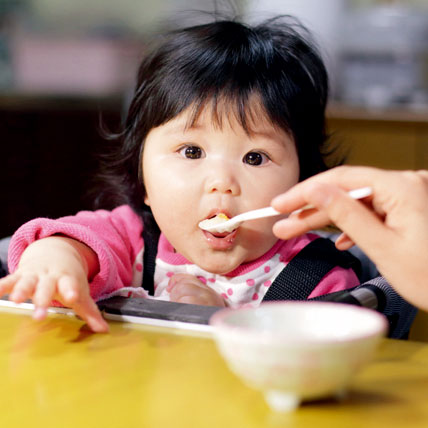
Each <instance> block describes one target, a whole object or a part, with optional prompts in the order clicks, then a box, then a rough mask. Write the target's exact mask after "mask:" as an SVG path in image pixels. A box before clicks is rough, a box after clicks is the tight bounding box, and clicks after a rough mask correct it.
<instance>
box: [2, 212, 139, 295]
mask: <svg viewBox="0 0 428 428" xmlns="http://www.w3.org/2000/svg"><path fill="white" fill-rule="evenodd" d="M142 230H143V223H142V220H141V219H140V217H139V216H138V215H137V214H136V213H135V212H134V211H133V210H132V209H131V208H130V207H129V206H127V205H123V206H120V207H118V208H116V209H114V210H113V211H105V210H98V211H82V212H79V213H78V214H77V215H75V216H69V217H62V218H59V219H58V220H51V219H47V218H37V219H34V220H31V221H30V222H28V223H26V224H24V225H23V226H21V227H20V228H19V229H18V230H17V231H16V232H15V234H14V235H13V237H12V240H11V242H10V246H9V261H8V262H9V271H10V272H13V271H15V269H16V267H17V265H18V262H19V259H20V257H21V254H22V252H23V251H24V250H25V248H27V246H28V245H30V244H31V243H32V242H34V241H36V240H37V239H41V238H45V237H48V236H52V235H55V234H62V235H65V236H68V237H70V238H74V239H76V240H78V241H81V242H83V243H84V244H86V245H87V246H88V247H90V248H91V249H92V250H93V251H94V252H95V253H96V254H97V256H98V261H99V265H100V271H99V273H98V274H97V275H96V276H95V277H94V279H93V280H92V282H91V284H90V287H91V296H92V297H93V298H94V299H95V300H98V299H99V298H100V297H102V296H104V295H107V294H110V293H112V292H114V291H115V290H118V289H120V288H122V287H125V286H129V285H130V284H131V281H132V276H133V264H134V262H135V258H136V256H137V254H138V253H139V252H141V250H142V248H143V245H144V244H143V239H142Z"/></svg>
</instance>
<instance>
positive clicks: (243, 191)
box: [0, 18, 359, 331]
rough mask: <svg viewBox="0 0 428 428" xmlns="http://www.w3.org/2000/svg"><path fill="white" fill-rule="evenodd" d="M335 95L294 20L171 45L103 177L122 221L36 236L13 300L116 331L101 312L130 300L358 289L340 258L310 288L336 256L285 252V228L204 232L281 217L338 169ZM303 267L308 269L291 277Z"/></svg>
mask: <svg viewBox="0 0 428 428" xmlns="http://www.w3.org/2000/svg"><path fill="white" fill-rule="evenodd" d="M327 93H328V85H327V75H326V71H325V68H324V65H323V62H322V60H321V59H320V56H319V55H318V53H317V51H316V49H315V48H314V47H313V46H312V44H311V43H310V42H309V41H308V36H305V32H304V29H303V28H302V27H299V26H297V24H296V23H295V22H294V21H292V20H291V19H286V18H281V19H273V20H270V21H268V22H265V23H262V24H260V25H257V26H249V25H245V24H242V23H239V22H236V21H227V20H225V21H216V22H213V23H209V24H204V25H199V26H194V27H189V28H185V29H181V30H178V31H175V32H172V33H170V34H169V35H167V36H165V38H164V39H163V40H162V42H161V43H160V45H159V46H157V47H156V48H155V49H154V50H153V51H152V52H149V53H148V54H147V55H146V56H145V58H144V59H143V61H142V63H141V66H140V69H139V72H138V81H137V86H136V89H135V94H134V97H133V100H132V103H131V105H130V108H129V112H128V117H127V119H126V123H125V124H124V130H123V133H122V134H121V135H120V137H119V138H118V139H117V142H116V145H115V146H114V147H113V149H114V153H112V154H111V156H110V158H109V159H110V162H109V163H107V166H106V169H105V171H104V175H103V176H104V178H105V179H106V183H105V186H104V187H103V188H102V189H101V190H100V193H99V197H98V202H100V201H103V200H104V201H105V200H109V201H110V202H111V201H114V205H115V208H114V209H112V210H111V211H107V210H97V211H92V212H89V211H85V212H80V213H78V214H77V215H75V216H70V217H64V218H60V219H58V220H51V219H35V220H32V221H30V222H29V223H27V224H25V225H23V226H22V227H21V228H20V229H19V230H18V231H17V232H16V233H15V235H14V237H13V239H12V242H11V244H10V250H9V268H10V272H12V273H11V275H9V276H7V277H5V278H4V279H2V280H0V294H1V295H2V294H6V293H8V294H9V298H10V299H11V300H12V301H14V302H22V301H24V300H26V299H28V298H31V299H32V300H33V302H34V303H35V307H36V310H35V315H34V316H35V318H37V319H42V318H43V317H44V316H45V314H46V308H47V307H48V306H49V305H50V304H51V303H52V301H53V300H54V301H56V302H59V303H60V304H62V305H65V306H69V307H71V308H73V309H74V310H75V312H76V313H77V314H79V315H80V316H81V317H82V318H83V319H84V320H86V322H87V323H88V325H89V326H90V328H92V329H93V330H94V331H106V330H107V329H108V326H107V324H106V322H105V321H104V320H103V318H102V317H101V315H100V313H99V311H98V309H97V306H96V303H95V301H97V300H100V299H104V298H107V297H109V296H112V295H117V294H119V295H126V296H128V295H129V296H131V295H133V296H144V297H147V296H148V295H149V294H152V295H153V296H154V298H158V299H163V300H171V301H176V302H182V303H194V304H203V305H216V306H230V307H239V306H243V305H259V304H260V303H261V302H262V301H264V300H268V299H275V298H278V299H284V298H299V299H306V298H307V297H315V296H319V295H321V294H325V293H329V292H333V291H338V290H342V289H345V288H349V287H353V286H355V285H357V284H358V283H359V280H358V277H357V275H356V274H355V272H354V271H353V270H352V269H351V267H352V263H351V264H349V263H348V264H347V263H343V260H342V259H343V256H342V255H341V254H337V257H336V255H334V257H333V259H332V260H330V261H329V263H327V264H325V267H324V268H323V269H324V270H322V274H321V275H320V274H318V276H317V277H316V280H314V281H312V282H311V280H310V278H311V275H310V270H311V269H310V266H311V263H312V262H313V263H318V262H320V260H319V259H320V257H319V256H321V255H324V254H327V252H329V253H331V246H330V244H331V243H330V244H329V243H327V242H326V243H325V244H324V243H323V240H322V238H318V237H317V236H316V235H314V234H305V235H302V236H299V237H296V238H293V239H290V240H287V241H283V240H278V239H277V238H276V237H275V235H274V234H273V232H272V227H273V224H274V223H275V222H276V220H277V218H272V217H271V218H263V219H258V220H254V221H251V222H246V223H243V224H242V225H241V226H240V227H239V228H237V229H235V230H233V231H231V232H225V233H210V232H207V231H204V230H202V229H201V228H200V227H199V223H200V222H201V221H203V220H206V219H209V218H212V217H214V216H216V215H218V214H220V213H222V215H225V216H227V217H233V216H235V215H237V214H239V213H242V212H245V211H249V210H253V209H257V208H261V207H265V206H268V205H269V204H270V202H271V200H272V199H273V198H274V197H275V196H276V195H278V194H280V193H283V192H285V191H286V190H288V189H289V188H291V187H292V186H294V185H295V184H296V183H298V182H299V181H300V180H302V179H305V178H307V177H309V176H311V175H314V174H316V173H318V172H320V171H323V170H325V169H326V168H327V167H326V164H325V160H324V155H323V153H324V152H325V147H324V146H325V143H326V135H325V128H324V127H325V106H326V102H327ZM313 244H315V245H313ZM324 247H325V248H324ZM150 253H151V254H152V255H151V256H150ZM337 253H339V252H337ZM334 254H336V253H334ZM299 257H300V259H302V260H304V261H305V265H304V266H305V268H304V269H300V271H302V272H301V273H302V274H301V275H300V274H299V275H300V276H299V275H297V276H290V274H289V272H291V271H292V272H294V273H296V272H298V271H299V269H296V268H295V266H294V263H295V261H296V260H299ZM324 258H325V257H324V256H323V259H324ZM308 262H309V263H308ZM290 266H294V270H290V269H287V268H289V267H290ZM279 278H281V281H278V280H279ZM284 280H285V282H284ZM305 290H306V291H305ZM56 304H58V303H56Z"/></svg>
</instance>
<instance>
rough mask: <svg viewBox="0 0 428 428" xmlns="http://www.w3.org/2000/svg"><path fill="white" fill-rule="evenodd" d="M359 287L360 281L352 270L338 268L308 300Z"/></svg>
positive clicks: (317, 287) (320, 284)
mask: <svg viewBox="0 0 428 428" xmlns="http://www.w3.org/2000/svg"><path fill="white" fill-rule="evenodd" d="M357 285H360V281H359V279H358V277H357V275H356V273H355V272H354V271H353V270H352V269H343V268H341V267H338V266H336V267H335V268H333V269H332V270H331V271H330V272H329V273H328V274H327V275H325V276H324V278H323V279H322V280H321V281H320V282H319V284H318V285H317V286H316V287H315V288H314V289H313V290H312V293H311V294H310V295H309V297H308V299H311V298H312V297H317V296H322V295H323V294H328V293H334V292H335V291H342V290H346V289H347V288H352V287H356V286H357Z"/></svg>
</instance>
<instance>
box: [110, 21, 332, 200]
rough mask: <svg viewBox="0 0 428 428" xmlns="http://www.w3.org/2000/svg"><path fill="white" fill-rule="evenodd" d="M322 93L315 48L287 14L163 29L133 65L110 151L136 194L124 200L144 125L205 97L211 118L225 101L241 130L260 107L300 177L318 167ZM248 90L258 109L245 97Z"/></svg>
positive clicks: (323, 77) (135, 172)
mask: <svg viewBox="0 0 428 428" xmlns="http://www.w3.org/2000/svg"><path fill="white" fill-rule="evenodd" d="M327 93H328V83H327V73H326V70H325V67H324V64H323V62H322V60H321V58H320V55H319V54H318V52H317V50H316V48H315V47H314V45H313V43H312V42H311V41H310V37H309V34H308V33H307V31H306V30H305V28H304V27H302V26H301V25H300V24H299V23H298V22H297V21H296V20H294V19H292V18H291V17H278V18H275V19H271V20H269V21H265V22H263V23H261V24H259V25H256V26H249V25H246V24H242V23H239V22H235V21H217V22H212V23H209V24H203V25H198V26H194V27H189V28H185V29H180V30H177V31H173V32H171V33H169V34H167V35H166V36H164V37H163V38H162V40H160V43H159V44H158V46H157V47H155V48H154V50H153V51H152V52H151V53H149V54H148V55H147V57H146V58H145V59H143V62H142V64H141V66H140V68H139V71H138V79H137V86H136V89H135V94H134V97H133V100H132V102H131V104H130V108H129V112H128V116H127V119H126V122H125V128H124V132H123V134H122V137H123V141H122V146H121V149H120V150H121V153H120V154H118V156H117V157H116V160H118V159H121V161H120V162H122V167H123V168H122V173H123V174H125V175H128V176H127V178H125V177H122V178H123V179H125V181H126V182H127V185H128V187H132V188H133V191H134V193H135V192H136V193H138V197H137V195H136V194H134V195H133V196H135V198H134V197H133V198H131V199H133V200H134V202H135V201H136V200H138V199H139V200H140V201H141V198H142V197H143V196H144V185H143V183H142V182H141V180H142V177H141V176H142V175H141V171H139V168H140V165H141V155H142V152H143V150H144V140H145V138H146V136H147V134H148V133H149V132H150V130H151V129H152V128H155V127H157V126H160V125H162V124H164V123H166V122H168V121H169V120H171V119H173V118H174V117H176V116H177V115H179V114H180V113H181V112H183V111H184V110H186V109H187V108H189V107H191V108H193V121H194V120H196V119H197V117H198V115H199V114H200V112H201V111H202V109H204V108H205V106H206V105H207V103H213V104H214V107H215V108H212V110H211V111H212V112H213V120H214V121H216V122H217V123H218V124H219V125H220V126H221V117H222V116H224V113H225V111H224V108H223V107H222V109H223V111H222V114H216V112H218V109H217V106H218V105H221V106H227V109H226V110H227V112H228V113H232V114H233V115H234V116H235V118H236V119H237V120H238V122H239V123H240V124H241V125H242V127H243V128H244V129H245V130H247V131H248V129H249V127H250V124H251V122H252V123H254V122H255V121H256V120H257V117H256V118H255V117H254V116H255V115H256V116H257V110H259V109H261V110H262V111H263V113H264V115H265V117H264V119H267V120H269V121H270V122H271V123H272V124H273V125H274V126H278V127H280V128H281V129H283V130H284V131H285V132H287V133H288V134H289V135H291V136H292V137H293V139H294V141H295V143H296V147H297V152H298V155H299V162H300V171H301V177H300V178H301V179H304V178H306V177H308V176H311V175H313V174H315V173H318V172H320V171H322V170H325V169H326V166H325V163H324V160H323V155H322V153H323V145H324V143H325V140H326V136H325V124H324V121H325V117H324V116H325V107H326V101H327ZM255 97H256V99H257V100H258V102H259V104H260V106H259V107H260V108H254V102H253V103H252V102H251V100H254V98H255ZM220 103H221V104H220ZM251 104H253V105H251ZM190 125H191V124H190ZM138 176H140V183H139V186H136V185H135V184H134V183H135V182H136V181H137V177H138ZM132 205H133V206H134V207H135V204H132ZM135 208H136V207H135Z"/></svg>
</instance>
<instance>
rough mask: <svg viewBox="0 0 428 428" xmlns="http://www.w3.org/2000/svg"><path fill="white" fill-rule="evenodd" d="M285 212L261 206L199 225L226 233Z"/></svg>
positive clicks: (363, 193)
mask: <svg viewBox="0 0 428 428" xmlns="http://www.w3.org/2000/svg"><path fill="white" fill-rule="evenodd" d="M372 193H373V191H372V188H371V187H361V188H359V189H354V190H350V191H349V192H348V194H349V196H350V197H351V198H353V199H362V198H365V197H367V196H370V195H371V194H372ZM310 208H313V206H312V205H305V206H304V207H302V208H299V209H298V210H295V211H293V212H292V213H290V214H297V213H299V212H301V211H304V210H308V209H310ZM280 214H284V213H280V212H279V211H277V210H275V209H274V208H272V207H266V208H260V209H258V210H252V211H247V212H245V213H242V214H238V215H236V216H235V217H232V218H230V219H229V220H227V219H226V218H224V217H219V216H216V217H214V218H210V219H206V220H202V221H201V222H200V223H199V227H200V228H201V229H203V230H206V231H207V232H215V233H224V232H232V231H234V230H235V229H236V228H238V227H239V226H240V225H241V223H242V222H244V221H246V220H255V219H257V218H263V217H272V216H275V215H280Z"/></svg>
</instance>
